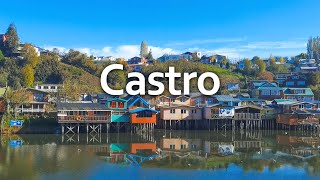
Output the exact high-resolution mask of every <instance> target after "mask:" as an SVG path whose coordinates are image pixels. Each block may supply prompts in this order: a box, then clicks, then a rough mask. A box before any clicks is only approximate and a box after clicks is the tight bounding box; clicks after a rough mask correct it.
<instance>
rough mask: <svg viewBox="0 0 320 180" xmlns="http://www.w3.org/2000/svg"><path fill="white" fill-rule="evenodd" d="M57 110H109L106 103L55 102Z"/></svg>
mask: <svg viewBox="0 0 320 180" xmlns="http://www.w3.org/2000/svg"><path fill="white" fill-rule="evenodd" d="M57 110H58V111H76V110H79V111H89V110H96V111H97V110H99V111H111V110H110V109H109V108H108V107H107V106H106V105H104V104H98V103H57Z"/></svg>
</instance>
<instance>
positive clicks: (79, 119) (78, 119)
mask: <svg viewBox="0 0 320 180" xmlns="http://www.w3.org/2000/svg"><path fill="white" fill-rule="evenodd" d="M58 122H59V123H106V122H111V117H110V116H67V115H63V114H58Z"/></svg>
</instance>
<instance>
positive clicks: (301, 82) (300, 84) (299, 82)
mask: <svg viewBox="0 0 320 180" xmlns="http://www.w3.org/2000/svg"><path fill="white" fill-rule="evenodd" d="M305 85H306V82H305V81H298V86H305Z"/></svg>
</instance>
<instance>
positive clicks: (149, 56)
mask: <svg viewBox="0 0 320 180" xmlns="http://www.w3.org/2000/svg"><path fill="white" fill-rule="evenodd" d="M146 59H154V58H153V55H152V49H150V51H149V53H148V55H147V56H146Z"/></svg>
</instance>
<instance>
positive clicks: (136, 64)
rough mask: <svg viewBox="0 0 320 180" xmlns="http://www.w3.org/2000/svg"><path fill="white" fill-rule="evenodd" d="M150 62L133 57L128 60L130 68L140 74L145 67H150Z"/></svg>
mask: <svg viewBox="0 0 320 180" xmlns="http://www.w3.org/2000/svg"><path fill="white" fill-rule="evenodd" d="M148 65H149V63H148V60H147V59H145V58H140V57H133V58H130V59H128V66H129V67H131V68H132V70H133V71H136V72H140V71H141V70H142V68H143V67H144V66H148Z"/></svg>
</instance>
